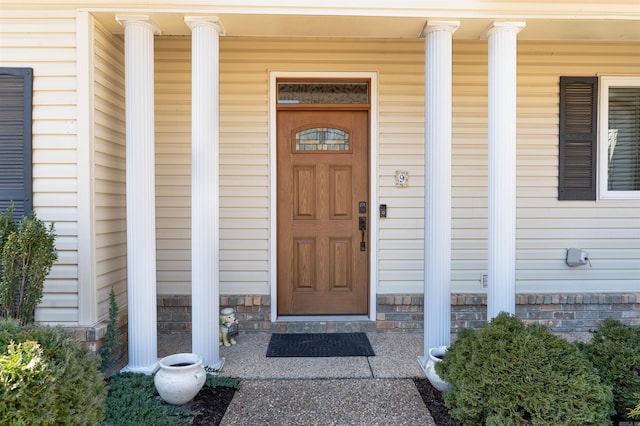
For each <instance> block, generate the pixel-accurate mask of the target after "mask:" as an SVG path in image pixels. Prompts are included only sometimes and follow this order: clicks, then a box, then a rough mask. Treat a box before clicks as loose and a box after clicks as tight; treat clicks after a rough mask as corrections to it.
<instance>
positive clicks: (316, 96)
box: [278, 82, 369, 104]
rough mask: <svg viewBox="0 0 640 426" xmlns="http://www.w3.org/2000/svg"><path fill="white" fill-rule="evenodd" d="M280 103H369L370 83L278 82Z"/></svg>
mask: <svg viewBox="0 0 640 426" xmlns="http://www.w3.org/2000/svg"><path fill="white" fill-rule="evenodd" d="M278 103H279V104H368V103H369V84H368V83H366V82H362V83H347V82H345V83H295V82H289V83H284V82H283V83H278Z"/></svg>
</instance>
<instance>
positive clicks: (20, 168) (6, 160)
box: [0, 68, 33, 219]
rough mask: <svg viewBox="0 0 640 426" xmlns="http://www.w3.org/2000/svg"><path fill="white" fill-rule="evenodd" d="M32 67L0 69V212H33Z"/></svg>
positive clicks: (16, 213)
mask: <svg viewBox="0 0 640 426" xmlns="http://www.w3.org/2000/svg"><path fill="white" fill-rule="evenodd" d="M32 92H33V69H32V68H0V211H4V210H6V208H7V207H9V205H10V204H11V203H12V202H13V204H14V215H15V218H16V219H20V218H21V217H22V216H26V215H28V214H29V213H30V212H31V209H32V206H33V200H32V179H31V108H32Z"/></svg>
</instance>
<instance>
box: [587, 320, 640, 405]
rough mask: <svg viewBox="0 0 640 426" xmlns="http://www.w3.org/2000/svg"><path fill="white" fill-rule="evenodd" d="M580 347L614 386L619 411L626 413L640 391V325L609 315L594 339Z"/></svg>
mask: <svg viewBox="0 0 640 426" xmlns="http://www.w3.org/2000/svg"><path fill="white" fill-rule="evenodd" d="M579 347H580V348H581V350H582V352H583V353H584V354H585V355H586V356H587V358H588V359H589V360H590V361H591V362H592V363H593V365H594V366H595V367H596V368H597V369H598V373H599V374H600V378H601V379H602V381H603V382H604V383H606V384H608V385H610V386H611V388H612V389H613V404H614V407H615V409H616V412H617V414H618V415H619V416H622V417H624V416H626V415H627V413H628V412H629V410H630V409H631V408H633V407H635V405H636V404H637V403H638V398H637V394H640V327H639V326H635V327H633V326H628V325H624V324H622V323H621V322H620V321H617V320H613V319H606V320H604V321H602V322H601V323H600V325H599V326H598V329H597V330H596V332H595V333H594V335H593V338H592V339H591V342H589V343H587V344H579Z"/></svg>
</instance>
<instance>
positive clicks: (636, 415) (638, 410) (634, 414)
mask: <svg viewBox="0 0 640 426" xmlns="http://www.w3.org/2000/svg"><path fill="white" fill-rule="evenodd" d="M636 398H637V399H638V405H636V406H635V408H633V410H629V418H630V419H638V420H640V394H638V395H636Z"/></svg>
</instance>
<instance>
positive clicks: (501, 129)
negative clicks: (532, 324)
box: [485, 22, 525, 320]
mask: <svg viewBox="0 0 640 426" xmlns="http://www.w3.org/2000/svg"><path fill="white" fill-rule="evenodd" d="M524 26H525V24H524V23H522V22H495V23H494V24H493V25H492V26H491V27H490V28H489V29H488V30H487V32H486V34H485V37H486V38H487V39H488V40H489V81H488V84H489V119H488V121H489V130H488V136H489V183H488V185H489V188H488V189H489V212H488V215H489V253H488V257H489V259H488V261H489V264H488V279H489V281H488V282H489V289H488V292H489V293H488V300H487V318H488V319H489V320H490V319H492V318H495V317H496V316H497V315H498V314H499V313H500V312H507V313H509V314H515V308H516V74H517V72H516V58H517V47H516V42H517V34H518V32H520V30H522V28H524Z"/></svg>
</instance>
